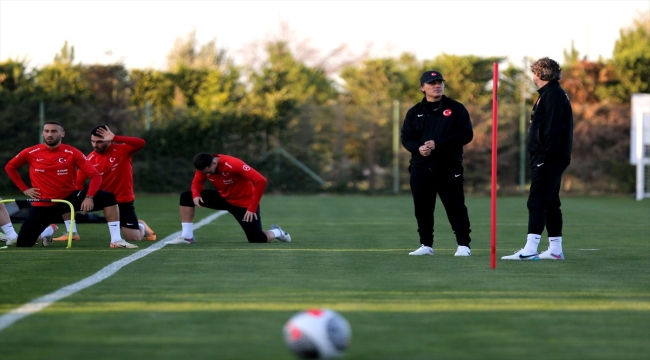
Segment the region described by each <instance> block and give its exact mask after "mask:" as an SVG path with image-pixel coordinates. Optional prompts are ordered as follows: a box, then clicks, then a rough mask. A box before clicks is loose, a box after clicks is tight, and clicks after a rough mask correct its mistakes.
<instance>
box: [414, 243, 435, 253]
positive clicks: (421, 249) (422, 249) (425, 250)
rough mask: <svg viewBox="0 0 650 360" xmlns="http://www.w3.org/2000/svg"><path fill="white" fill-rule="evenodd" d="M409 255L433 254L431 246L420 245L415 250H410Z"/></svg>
mask: <svg viewBox="0 0 650 360" xmlns="http://www.w3.org/2000/svg"><path fill="white" fill-rule="evenodd" d="M409 255H433V248H432V247H430V246H424V245H422V246H420V247H419V248H418V249H417V250H415V251H411V252H410V253H409Z"/></svg>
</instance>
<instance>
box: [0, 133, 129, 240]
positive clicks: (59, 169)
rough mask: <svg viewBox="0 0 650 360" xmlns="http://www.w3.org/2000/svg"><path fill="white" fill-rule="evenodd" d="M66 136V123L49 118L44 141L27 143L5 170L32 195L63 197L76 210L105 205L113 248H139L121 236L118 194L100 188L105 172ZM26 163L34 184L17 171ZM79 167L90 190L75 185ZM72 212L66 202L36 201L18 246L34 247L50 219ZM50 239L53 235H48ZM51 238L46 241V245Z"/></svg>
mask: <svg viewBox="0 0 650 360" xmlns="http://www.w3.org/2000/svg"><path fill="white" fill-rule="evenodd" d="M64 136H65V131H64V129H63V125H61V124H60V123H58V122H54V121H52V122H48V123H46V124H45V125H44V126H43V139H44V141H45V143H44V144H39V145H35V146H31V147H28V148H26V149H24V150H23V151H21V152H20V153H18V155H16V156H15V157H14V158H13V159H11V160H9V162H8V163H7V165H6V166H5V171H6V172H7V175H9V178H11V180H12V181H13V182H14V184H16V186H17V187H18V188H19V189H20V190H21V191H22V192H23V193H24V194H25V195H27V196H29V197H30V198H32V199H64V200H67V201H69V202H70V203H72V204H73V206H74V208H75V210H76V211H83V212H84V213H86V212H88V211H95V210H100V209H104V216H105V217H106V220H107V221H108V229H109V232H110V234H111V244H110V247H112V248H137V246H135V245H133V244H129V243H127V242H126V241H124V240H123V239H122V238H121V237H120V228H119V224H120V213H119V210H118V207H117V201H116V200H115V196H114V195H113V194H112V193H110V192H106V191H100V190H99V186H100V185H101V182H102V176H101V175H100V174H99V172H97V170H95V168H94V167H93V165H92V164H91V163H90V162H88V161H86V158H85V157H84V155H83V154H82V153H81V151H79V150H78V149H77V148H75V147H72V146H70V145H66V144H62V143H61V140H62V139H63V137H64ZM24 165H29V178H30V181H31V185H32V187H29V186H27V184H25V182H24V181H23V179H22V178H21V176H20V173H19V172H18V169H20V168H21V167H23V166H24ZM77 169H80V170H81V171H83V172H85V173H86V174H87V175H88V177H90V178H91V180H90V186H89V187H88V190H87V191H86V190H83V189H82V188H80V187H78V186H77V185H76V171H77ZM66 212H69V208H68V206H67V204H64V203H47V202H35V203H33V204H32V206H31V207H30V209H29V212H28V214H27V217H26V218H25V221H24V222H23V226H22V227H21V228H20V231H19V232H18V239H17V242H16V246H18V247H31V246H34V244H35V243H36V241H37V240H38V237H39V234H40V233H41V232H42V231H43V230H44V229H46V228H47V226H48V225H49V223H50V222H51V221H52V220H54V221H58V220H59V219H61V215H62V214H64V213H66ZM49 240H50V241H51V237H50V239H49ZM50 241H47V244H46V242H45V241H44V242H43V246H47V245H49V243H50Z"/></svg>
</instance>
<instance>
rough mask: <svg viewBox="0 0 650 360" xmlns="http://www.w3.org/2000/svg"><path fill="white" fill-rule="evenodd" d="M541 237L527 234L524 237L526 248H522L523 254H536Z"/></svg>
mask: <svg viewBox="0 0 650 360" xmlns="http://www.w3.org/2000/svg"><path fill="white" fill-rule="evenodd" d="M541 238H542V235H537V234H528V236H527V237H526V246H525V247H524V254H537V245H539V240H540V239H541Z"/></svg>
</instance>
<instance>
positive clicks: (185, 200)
mask: <svg viewBox="0 0 650 360" xmlns="http://www.w3.org/2000/svg"><path fill="white" fill-rule="evenodd" d="M180 205H181V206H187V207H194V199H193V198H192V192H191V191H186V192H184V193H182V194H181V198H180Z"/></svg>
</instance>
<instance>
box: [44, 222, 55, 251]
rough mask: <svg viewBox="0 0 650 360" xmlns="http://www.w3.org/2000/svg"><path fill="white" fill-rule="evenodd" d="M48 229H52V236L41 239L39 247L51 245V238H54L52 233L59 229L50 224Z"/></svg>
mask: <svg viewBox="0 0 650 360" xmlns="http://www.w3.org/2000/svg"><path fill="white" fill-rule="evenodd" d="M50 227H51V228H52V235H50V236H46V237H42V238H41V245H43V246H50V244H52V236H54V233H55V232H56V231H57V230H59V227H58V226H56V224H50Z"/></svg>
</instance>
